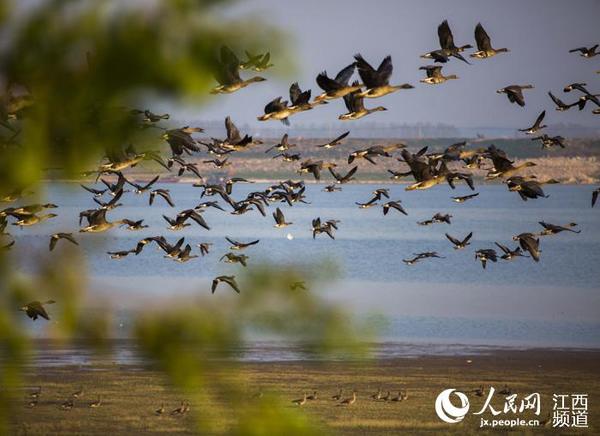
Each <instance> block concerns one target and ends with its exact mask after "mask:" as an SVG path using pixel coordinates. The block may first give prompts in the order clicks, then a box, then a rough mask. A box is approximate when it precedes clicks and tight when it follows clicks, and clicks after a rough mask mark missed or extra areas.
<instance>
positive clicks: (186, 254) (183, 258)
mask: <svg viewBox="0 0 600 436" xmlns="http://www.w3.org/2000/svg"><path fill="white" fill-rule="evenodd" d="M191 252H192V247H191V246H190V244H186V246H185V247H184V248H183V250H181V251H180V252H179V253H178V254H177V256H175V257H173V260H175V261H177V262H179V263H185V262H187V261H189V260H191V259H195V258H197V257H198V256H197V255H192V254H190V253H191Z"/></svg>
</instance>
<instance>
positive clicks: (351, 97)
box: [338, 81, 387, 121]
mask: <svg viewBox="0 0 600 436" xmlns="http://www.w3.org/2000/svg"><path fill="white" fill-rule="evenodd" d="M352 85H353V87H358V90H357V91H353V92H350V93H348V94H345V95H344V104H345V105H346V109H348V112H347V113H345V114H342V115H340V116H339V117H338V119H340V120H342V121H348V120H358V119H359V118H362V117H365V116H367V115H369V114H372V113H374V112H380V111H386V110H387V109H386V108H384V107H383V106H376V107H374V108H371V109H367V108H365V105H364V102H363V100H364V97H361V95H360V86H359V83H358V82H356V81H355V82H353V83H352Z"/></svg>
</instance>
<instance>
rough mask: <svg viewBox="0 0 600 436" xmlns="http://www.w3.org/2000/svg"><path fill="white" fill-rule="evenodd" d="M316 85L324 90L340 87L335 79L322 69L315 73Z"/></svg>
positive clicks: (328, 90) (333, 89)
mask: <svg viewBox="0 0 600 436" xmlns="http://www.w3.org/2000/svg"><path fill="white" fill-rule="evenodd" d="M317 85H319V88H321V89H322V90H323V91H325V92H330V91H335V90H338V89H340V88H341V87H342V85H341V84H340V83H338V82H337V81H336V80H334V79H331V78H330V77H329V76H327V71H323V72H321V73H319V74H318V75H317Z"/></svg>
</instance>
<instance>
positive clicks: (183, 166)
mask: <svg viewBox="0 0 600 436" xmlns="http://www.w3.org/2000/svg"><path fill="white" fill-rule="evenodd" d="M174 163H177V165H179V170H178V171H177V175H178V176H179V177H181V176H182V175H183V174H184V173H185V172H186V171H187V172H190V173H192V174H194V175H195V176H196V177H198V178H199V179H200V180H203V177H202V174H200V170H199V169H198V164H196V163H190V162H186V161H185V160H184V159H183V158H182V157H181V156H173V157H171V158H169V159H168V160H167V167H169V168H172V166H173V164H174Z"/></svg>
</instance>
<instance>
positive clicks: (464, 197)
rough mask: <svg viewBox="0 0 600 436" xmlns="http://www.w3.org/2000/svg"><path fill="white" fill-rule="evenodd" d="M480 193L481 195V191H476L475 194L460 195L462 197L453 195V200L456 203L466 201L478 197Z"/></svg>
mask: <svg viewBox="0 0 600 436" xmlns="http://www.w3.org/2000/svg"><path fill="white" fill-rule="evenodd" d="M478 195H479V192H476V193H475V194H471V195H463V196H460V197H452V200H453V201H454V202H455V203H464V202H465V201H467V200H471V199H473V198H475V197H477V196H478Z"/></svg>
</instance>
